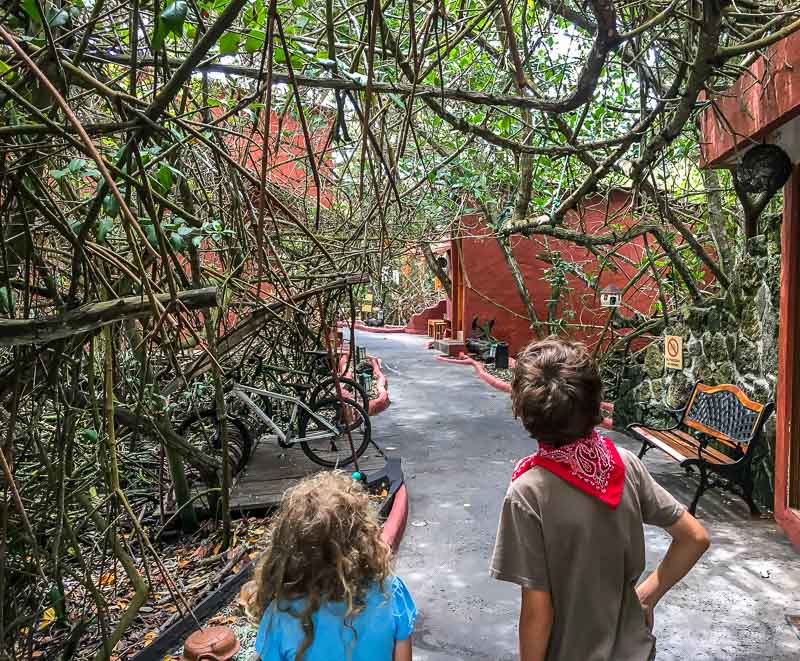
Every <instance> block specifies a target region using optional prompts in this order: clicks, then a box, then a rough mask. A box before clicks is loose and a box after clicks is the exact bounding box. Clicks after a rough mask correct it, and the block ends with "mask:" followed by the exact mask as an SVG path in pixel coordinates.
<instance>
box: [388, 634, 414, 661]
mask: <svg viewBox="0 0 800 661" xmlns="http://www.w3.org/2000/svg"><path fill="white" fill-rule="evenodd" d="M392 661H411V638H410V637H408V638H406V639H405V640H395V641H394V654H393V655H392Z"/></svg>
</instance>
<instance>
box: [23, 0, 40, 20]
mask: <svg viewBox="0 0 800 661" xmlns="http://www.w3.org/2000/svg"><path fill="white" fill-rule="evenodd" d="M19 6H20V7H21V8H22V11H24V12H25V13H26V14H27V15H28V16H30V17H31V18H32V19H33V20H34V21H36V22H37V23H41V22H42V15H41V14H40V13H39V7H38V6H37V5H36V2H35V0H22V2H21V3H20V5H19Z"/></svg>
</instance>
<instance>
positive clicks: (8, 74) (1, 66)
mask: <svg viewBox="0 0 800 661" xmlns="http://www.w3.org/2000/svg"><path fill="white" fill-rule="evenodd" d="M16 75H17V74H16V73H15V72H13V71H11V67H10V66H8V63H6V62H3V60H0V78H5V79H6V82H11V81H13V80H14V78H15V77H16Z"/></svg>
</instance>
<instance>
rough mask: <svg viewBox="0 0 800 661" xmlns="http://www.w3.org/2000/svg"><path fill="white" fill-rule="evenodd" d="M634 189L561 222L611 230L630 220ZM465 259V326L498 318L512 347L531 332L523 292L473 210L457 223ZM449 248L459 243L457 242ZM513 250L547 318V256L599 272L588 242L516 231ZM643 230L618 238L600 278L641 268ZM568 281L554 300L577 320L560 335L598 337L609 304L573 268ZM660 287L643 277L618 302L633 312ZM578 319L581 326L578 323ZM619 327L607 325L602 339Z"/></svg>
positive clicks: (501, 334) (615, 279)
mask: <svg viewBox="0 0 800 661" xmlns="http://www.w3.org/2000/svg"><path fill="white" fill-rule="evenodd" d="M629 205H630V196H629V195H628V194H627V193H626V192H624V191H617V192H613V193H612V194H611V195H610V196H609V197H608V198H605V197H602V198H601V197H594V198H589V199H587V201H586V202H585V203H584V204H583V206H582V207H581V208H580V210H579V211H577V212H573V213H571V214H569V215H568V216H567V218H566V219H565V222H564V226H565V227H568V228H571V229H579V230H581V231H582V232H584V233H587V234H598V233H606V232H609V231H611V230H612V229H613V227H612V226H613V225H618V226H629V225H630V224H631V223H632V219H631V217H630V215H629V213H628V207H629ZM459 231H460V235H461V237H462V238H461V239H460V250H461V259H462V262H463V266H462V269H463V274H464V324H463V325H464V331H465V337H467V336H469V334H470V329H471V324H472V319H473V318H474V317H476V316H477V317H478V319H479V321H480V322H481V323H483V322H486V321H488V320H489V319H494V320H495V325H494V331H493V333H494V335H495V337H497V338H498V339H500V340H503V341H506V342H508V343H509V351H510V353H511V354H512V355H513V354H515V353H517V352H518V351H519V350H520V349H521V348H522V347H523V346H525V344H527V343H528V342H529V341H531V340H532V339H533V338H534V333H533V331H532V330H531V329H530V324H529V323H528V319H527V314H526V312H525V306H524V304H523V303H522V300H521V299H520V297H519V294H518V292H517V288H516V286H515V284H514V280H513V278H512V276H511V272H510V270H509V268H508V266H507V264H506V262H505V259H504V258H503V253H502V251H501V250H500V247H499V246H498V244H497V240H496V239H495V237H494V236H493V235H492V234H491V231H490V230H489V229H488V228H487V227H486V226H485V225H484V224H483V222H482V221H481V220H480V218H479V217H478V216H476V215H470V216H465V217H463V218H462V219H461V226H460V228H459ZM455 243H456V242H455V241H454V245H453V248H452V250H456V249H457V248H456V245H455ZM511 244H512V249H513V252H514V257H515V258H516V260H517V263H518V264H519V267H520V270H521V271H522V274H523V277H524V278H525V282H526V285H527V287H528V291H529V293H530V296H531V300H532V301H533V304H534V309H535V310H536V314H537V316H538V318H539V320H540V321H545V320H547V318H548V303H547V301H548V299H549V298H550V297H551V286H550V283H549V282H548V281H547V279H546V277H545V274H546V271H547V270H548V269H550V268H551V264H550V263H549V262H548V258H551V259H552V257H553V254H554V253H560V254H561V257H562V258H563V259H564V260H565V261H569V262H577V263H578V264H580V265H581V267H582V270H583V271H584V272H585V273H586V274H587V275H588V274H591V275H593V276H594V275H596V274H597V273H598V272H600V270H601V268H600V266H599V264H598V260H597V258H596V257H595V256H594V255H593V254H592V253H591V252H589V251H588V250H586V249H585V248H581V247H579V246H576V245H574V244H572V243H569V242H566V241H561V240H557V239H553V238H549V237H541V236H535V237H532V238H526V237H524V236H521V235H514V236H512V237H511ZM644 255H645V253H644V245H643V242H642V239H641V238H638V239H635V240H633V241H631V242H629V243H627V244H625V245H623V246H619V247H618V249H617V253H616V255H612V256H610V257H609V265H607V266H606V267H605V268H603V269H602V272H601V273H600V286H601V288H602V287H605V286H607V285H609V284H612V283H613V284H615V285H617V286H618V287H619V288H620V289H621V288H622V287H624V286H625V284H627V282H628V281H629V280H630V279H631V277H632V276H633V275H634V274H636V273H637V271H638V270H639V266H638V264H639V263H640V262H641V260H642V258H643V257H644ZM566 287H567V288H568V289H569V291H567V292H565V293H562V295H561V302H560V303H559V305H558V307H557V317H559V318H562V319H564V320H565V321H568V322H571V324H573V325H572V326H571V327H568V328H567V329H566V332H563V333H560V334H562V335H565V336H568V337H572V338H574V339H577V340H581V341H584V342H586V343H588V344H589V345H594V344H596V343H597V342H598V341H599V340H600V338H601V335H602V330H603V326H604V324H605V322H606V320H607V318H608V314H609V310H608V309H607V308H602V307H601V306H600V300H599V294H598V293H597V292H596V291H595V290H594V289H593V288H590V287H589V286H587V284H586V283H585V282H584V281H583V280H582V279H580V278H579V277H577V276H575V275H568V276H567V285H566ZM657 297H658V289H657V286H656V285H655V283H654V281H653V279H652V277H650V276H645V277H642V278H641V279H640V280H639V281H638V283H637V284H636V285H635V286H634V287H633V288H631V289H630V290H629V291H628V292H627V293H626V295H625V297H624V299H623V306H622V307H621V308H620V310H621V312H622V313H623V314H624V315H628V316H630V315H632V314H633V313H632V311H631V308H635V309H637V310H640V311H642V312H645V311H648V310H649V309H650V307H651V306H652V305H653V303H654V302H655V301H656V300H657ZM576 325H577V326H576ZM618 337H619V335H617V334H615V333H614V332H612V331H608V332H607V333H606V334H605V337H604V339H603V344H604V346H605V345H607V343H608V342H609V341H610V340H614V339H617V338H618Z"/></svg>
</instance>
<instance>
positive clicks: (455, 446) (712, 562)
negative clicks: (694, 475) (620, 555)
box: [358, 333, 800, 661]
mask: <svg viewBox="0 0 800 661" xmlns="http://www.w3.org/2000/svg"><path fill="white" fill-rule="evenodd" d="M358 340H359V343H360V344H361V345H363V346H366V347H367V348H368V350H369V352H370V353H371V354H373V355H376V356H379V357H380V358H381V359H382V360H383V369H384V372H385V374H386V376H387V378H388V380H389V395H390V397H391V401H392V404H391V406H390V407H389V409H388V410H387V411H386V412H384V413H382V414H381V415H380V416H378V417H376V418H374V420H373V433H374V434H375V438H376V439H377V440H379V442H381V443H382V444H383V445H385V446H388V447H389V448H393V450H392V451H393V452H397V453H399V454H400V455H401V456H402V457H403V465H404V471H405V475H406V481H407V484H408V490H409V494H410V515H409V526H408V530H407V531H406V536H405V538H404V540H403V543H402V546H401V549H400V554H399V558H398V563H397V569H398V573H399V575H401V576H402V577H403V578H404V579H405V580H406V581H407V583H408V584H409V586H410V588H411V591H412V593H413V594H414V597H415V599H416V601H417V604H418V606H419V610H420V617H419V621H418V625H417V628H416V632H415V639H414V647H415V651H414V658H415V659H416V660H417V661H445V660H447V661H453V660H464V661H468V660H469V661H471V660H482V661H483V660H485V661H506V660H512V659H516V618H517V608H518V599H519V594H518V589H517V588H515V587H514V586H513V585H510V584H504V583H500V582H497V581H494V580H492V579H491V578H489V576H488V563H489V555H490V553H491V550H492V545H493V542H494V533H495V526H496V523H497V515H498V512H499V508H500V503H501V500H502V496H503V493H504V491H505V488H506V485H507V484H508V480H509V477H510V474H511V470H512V468H513V465H514V462H515V461H516V460H517V459H518V458H519V457H522V456H524V455H527V454H530V452H531V451H532V446H531V442H530V440H529V439H528V438H527V437H526V435H525V433H524V431H523V430H522V428H521V427H520V426H519V425H518V423H517V422H516V421H514V420H513V419H512V417H511V413H510V406H509V402H508V396H507V395H506V394H504V393H502V392H499V391H496V390H493V389H492V388H490V387H489V386H488V385H487V384H485V383H484V382H483V381H481V380H480V379H478V378H477V375H476V374H475V371H474V370H473V369H472V368H471V367H466V366H461V365H448V364H446V363H442V362H440V361H437V360H434V358H433V352H431V351H427V350H426V349H425V344H426V340H425V339H423V338H420V337H415V336H410V335H388V334H387V335H376V334H370V333H359V334H358ZM615 438H616V439H617V440H618V441H619V442H621V443H622V444H623V445H627V446H628V447H629V448H631V449H634V446H633V445H632V444H630V441H628V440H626V439H625V438H624V437H621V436H616V435H615ZM647 465H648V467H649V468H650V469H651V471H652V472H653V474H654V475H655V477H656V478H657V479H658V480H659V481H660V482H661V483H662V484H664V486H666V487H667V488H668V489H669V490H670V491H671V492H672V493H674V494H676V496H677V497H678V498H679V499H680V500H681V501H682V502H689V499H690V493H691V489H692V483H691V481H690V479H689V478H687V477H685V476H683V475H681V474H679V472H678V471H677V470H676V467H675V465H674V464H672V463H671V462H669V461H666V460H662V459H661V458H659V457H658V455H657V453H655V452H652V453H650V454H649V455H648V457H647ZM704 506H705V507H704ZM698 514H699V517H700V519H701V520H702V521H703V523H704V524H705V525H706V526H707V527H708V528H709V530H710V532H711V535H712V542H713V546H712V548H711V550H710V551H709V552H708V553H707V554H706V556H705V557H704V558H703V560H702V561H701V563H700V565H699V566H698V567H697V568H696V569H695V571H694V572H692V574H691V575H690V576H689V577H688V578H687V579H686V580H685V581H684V582H683V583H681V584H680V585H679V586H678V587H676V588H675V589H674V590H673V591H672V592H671V593H670V594H669V595H667V596H666V597H665V599H664V600H663V601H662V603H661V605H660V606H659V607H658V610H657V611H656V631H655V633H656V635H657V636H658V640H659V645H658V649H659V652H658V656H657V658H658V659H659V661H707V660H712V659H713V660H715V661H717V660H718V661H755V660H757V659H758V660H761V659H763V660H765V661H766V660H767V659H769V660H770V661H797V660H798V659H800V640H798V638H797V637H796V636H795V634H794V633H793V630H792V629H791V628H790V627H789V626H788V625H787V624H786V621H785V616H786V614H787V613H790V614H800V552H798V551H796V550H794V549H793V548H792V546H791V545H790V544H789V543H788V542H787V541H786V540H785V538H784V537H783V535H782V534H781V532H780V531H779V530H778V529H777V528H776V526H775V524H774V523H773V522H772V521H752V520H750V519H749V517H748V516H747V511H746V508H745V507H744V506H743V505H741V504H740V503H739V502H738V501H736V500H731V499H728V498H725V497H720V496H718V495H717V494H715V493H710V494H707V495H706V496H704V497H703V500H702V501H701V507H700V510H699V513H698ZM667 542H668V537H667V535H666V534H665V533H664V532H662V531H661V530H659V529H653V528H648V529H647V543H648V568H652V567H653V566H654V564H655V563H656V562H657V560H658V559H659V558H660V557H661V555H662V554H663V552H664V550H665V549H666V545H667ZM598 571H602V568H598ZM575 661H582V660H580V659H576V660H575Z"/></svg>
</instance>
